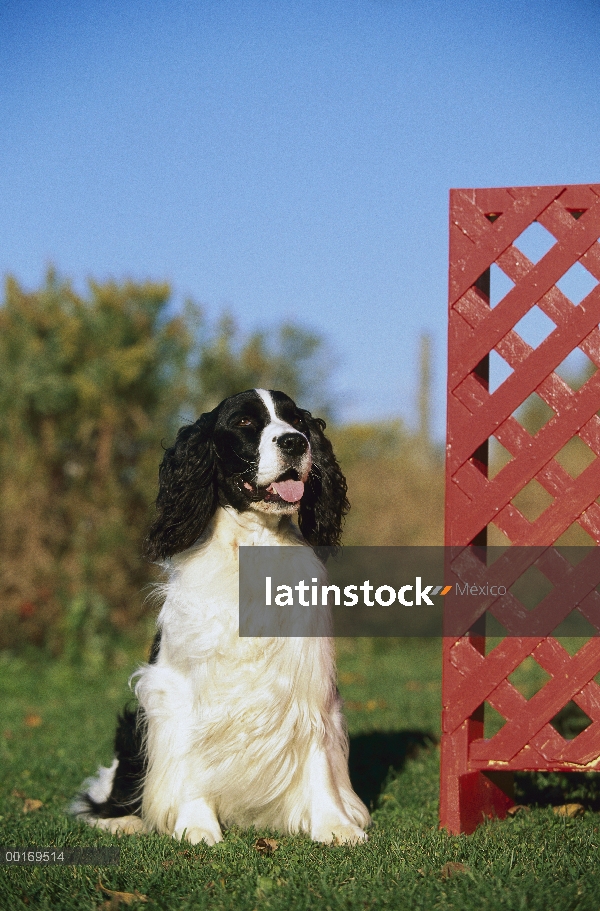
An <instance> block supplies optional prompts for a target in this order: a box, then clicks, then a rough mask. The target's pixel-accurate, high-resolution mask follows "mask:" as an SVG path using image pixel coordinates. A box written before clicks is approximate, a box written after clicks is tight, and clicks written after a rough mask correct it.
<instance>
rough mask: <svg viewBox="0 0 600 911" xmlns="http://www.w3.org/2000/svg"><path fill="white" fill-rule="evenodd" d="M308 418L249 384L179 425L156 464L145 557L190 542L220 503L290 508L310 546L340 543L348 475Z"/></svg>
mask: <svg viewBox="0 0 600 911" xmlns="http://www.w3.org/2000/svg"><path fill="white" fill-rule="evenodd" d="M324 429H325V422H324V421H322V420H321V419H320V418H313V417H312V415H311V414H310V413H309V412H308V411H304V410H303V409H301V408H298V406H297V405H296V404H295V403H294V402H293V401H292V400H291V399H290V398H289V397H288V396H287V395H284V393H283V392H273V391H269V392H267V391H265V390H264V389H252V390H249V391H248V392H241V393H240V394H239V395H234V396H231V398H228V399H225V400H224V401H223V402H221V404H220V405H218V406H217V407H216V408H215V409H214V410H213V411H211V412H209V413H207V414H203V415H202V416H201V417H200V418H199V419H198V420H197V421H196V422H195V424H190V425H187V426H185V427H182V428H181V429H180V431H179V433H178V434H177V439H176V440H175V444H174V445H173V446H171V447H170V448H169V449H167V450H166V452H165V455H164V458H163V461H162V464H161V466H160V471H159V492H158V497H157V500H156V507H157V516H156V519H155V521H154V523H153V524H152V527H151V529H150V532H149V534H148V537H147V539H146V554H147V556H148V557H149V558H150V559H151V560H164V559H166V558H167V557H172V556H174V555H175V554H177V553H181V552H182V551H184V550H187V548H188V547H191V546H192V544H194V542H195V541H197V540H198V538H199V537H200V536H201V534H202V533H203V531H204V529H205V528H206V526H207V524H208V522H209V521H210V519H211V518H212V516H213V515H214V512H215V510H216V508H217V506H218V505H222V506H232V507H233V508H234V509H236V510H238V512H245V511H246V510H254V511H255V512H259V513H270V514H275V515H282V516H283V515H291V514H293V513H295V512H298V524H299V525H300V529H301V530H302V533H303V535H304V537H305V538H306V540H307V541H308V542H309V544H312V545H313V546H336V545H338V544H339V542H340V535H341V526H342V520H343V517H344V515H345V514H346V512H347V511H348V509H349V504H348V500H347V499H346V489H347V488H346V480H345V478H344V476H343V474H342V472H341V471H340V468H339V465H338V463H337V461H336V459H335V456H334V454H333V449H332V447H331V443H330V442H329V440H328V439H327V438H326V437H325V436H324V434H323V431H324Z"/></svg>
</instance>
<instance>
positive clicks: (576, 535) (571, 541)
mask: <svg viewBox="0 0 600 911" xmlns="http://www.w3.org/2000/svg"><path fill="white" fill-rule="evenodd" d="M599 499H600V498H599ZM554 543H555V544H556V546H557V547H590V546H592V545H594V544H596V543H597V542H596V541H594V539H593V538H592V536H591V535H588V533H587V531H585V530H584V529H583V528H582V527H581V525H580V524H579V523H578V522H573V524H572V525H569V527H568V528H567V529H566V530H565V531H563V533H562V535H561V536H560V537H559V538H557V539H556V541H555V542H554Z"/></svg>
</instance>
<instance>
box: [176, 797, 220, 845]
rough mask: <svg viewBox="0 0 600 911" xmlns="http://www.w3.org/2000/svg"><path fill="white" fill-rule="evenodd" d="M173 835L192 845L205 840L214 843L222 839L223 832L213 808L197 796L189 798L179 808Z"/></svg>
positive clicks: (210, 843)
mask: <svg viewBox="0 0 600 911" xmlns="http://www.w3.org/2000/svg"><path fill="white" fill-rule="evenodd" d="M173 837H174V838H179V839H185V840H186V841H189V842H190V843H191V844H192V845H197V844H198V843H199V842H201V841H205V842H206V844H207V845H214V844H216V842H218V841H223V834H222V832H221V826H220V825H219V820H218V819H217V815H216V813H215V811H214V810H213V808H212V807H211V806H210V805H209V804H208V803H207V801H206V800H204V798H203V797H199V798H197V799H196V800H189V801H188V802H187V803H184V804H182V805H181V807H180V808H179V813H178V814H177V820H176V822H175V828H174V830H173Z"/></svg>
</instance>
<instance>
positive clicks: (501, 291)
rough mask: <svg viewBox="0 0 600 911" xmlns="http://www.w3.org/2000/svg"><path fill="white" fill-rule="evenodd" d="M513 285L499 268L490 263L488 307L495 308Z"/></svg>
mask: <svg viewBox="0 0 600 911" xmlns="http://www.w3.org/2000/svg"><path fill="white" fill-rule="evenodd" d="M514 287H515V283H514V282H513V281H512V279H510V278H509V277H508V275H507V274H506V272H503V271H502V269H501V268H500V266H498V265H496V263H492V265H491V266H490V307H495V306H496V304H499V303H500V301H501V300H503V299H504V298H505V297H506V295H507V294H508V292H509V291H512V289H513V288H514Z"/></svg>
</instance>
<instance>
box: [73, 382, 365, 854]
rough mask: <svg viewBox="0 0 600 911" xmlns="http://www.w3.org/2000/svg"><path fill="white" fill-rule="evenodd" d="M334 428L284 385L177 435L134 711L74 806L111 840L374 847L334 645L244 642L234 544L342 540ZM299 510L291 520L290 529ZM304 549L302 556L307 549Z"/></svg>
mask: <svg viewBox="0 0 600 911" xmlns="http://www.w3.org/2000/svg"><path fill="white" fill-rule="evenodd" d="M324 429H325V424H324V422H323V421H322V420H320V419H318V418H313V417H312V416H311V415H310V414H309V412H308V411H304V410H302V409H300V408H298V407H297V406H296V405H295V404H294V402H293V401H292V400H291V399H290V398H288V396H286V395H284V394H283V393H281V392H267V391H265V390H263V389H254V390H251V391H248V392H242V393H240V394H239V395H235V396H232V397H231V398H228V399H225V401H223V402H222V403H221V404H220V405H219V406H218V407H217V408H215V409H214V411H211V412H210V413H209V414H203V415H202V416H201V417H200V418H199V419H198V420H197V421H196V423H195V424H191V425H189V426H185V427H182V428H181V429H180V430H179V433H178V434H177V439H176V442H175V444H174V446H172V447H171V448H170V449H167V450H166V452H165V455H164V458H163V461H162V464H161V467H160V473H159V493H158V498H157V501H156V505H157V516H156V519H155V521H154V524H153V525H152V527H151V529H150V532H149V534H148V538H147V542H146V551H147V556H148V557H149V558H150V559H151V560H153V561H156V562H162V563H163V566H164V569H165V571H166V574H167V581H166V582H165V583H164V584H163V585H161V586H160V589H161V593H162V594H163V595H164V603H163V607H162V610H161V612H160V615H159V618H158V633H157V636H156V639H155V641H154V644H153V647H152V651H151V655H150V661H149V664H147V665H145V666H144V667H142V668H141V670H139V671H138V672H137V674H136V675H135V676H137V684H136V687H135V692H136V696H137V699H138V703H139V707H138V708H137V710H136V711H125V712H124V713H123V715H122V716H121V717H120V719H119V725H118V728H117V734H116V740H115V753H116V756H115V759H114V761H113V763H112V765H111V766H110V768H100V769H99V771H98V773H97V777H96V778H92V779H88V780H87V781H86V782H85V784H84V792H83V793H82V794H80V795H79V797H78V798H77V799H76V800H75V802H74V803H73V805H72V808H71V809H72V812H73V813H74V814H75V815H77V816H79V817H80V818H82V819H84V820H86V821H87V822H89V823H90V824H92V825H96V826H99V827H101V828H103V829H107V830H108V831H110V832H113V833H133V832H150V831H156V832H161V833H167V834H171V835H173V836H174V837H176V838H179V839H181V838H185V839H187V840H188V841H190V842H192V843H193V844H196V843H198V842H200V841H204V842H207V843H208V844H209V845H212V844H214V843H215V842H218V841H221V840H222V833H221V826H222V825H224V826H228V825H234V824H235V825H239V826H244V827H249V826H252V825H253V826H256V827H261V828H262V827H268V828H273V829H277V830H279V831H281V832H286V833H294V832H305V833H307V834H308V835H310V837H311V838H313V839H314V840H315V841H322V842H329V843H339V844H343V843H355V842H358V841H361V840H364V839H366V835H365V833H364V827H365V826H366V825H367V824H368V823H369V813H368V811H367V809H366V807H365V806H364V804H363V803H362V801H361V800H360V799H359V798H358V797H357V795H356V794H355V793H354V791H353V790H352V786H351V784H350V778H349V775H348V741H347V736H346V732H345V727H344V722H343V718H342V714H341V707H340V699H339V696H338V693H337V689H336V680H335V664H334V653H333V644H332V641H331V639H329V638H326V637H306V638H300V637H290V638H246V639H244V638H241V637H240V635H239V628H238V623H239V618H238V578H239V576H238V548H239V546H240V545H298V546H300V547H304V548H305V550H304V553H303V554H302V556H303V557H306V559H308V560H309V561H310V568H311V572H312V573H313V575H314V576H318V577H320V578H321V579H323V578H324V570H323V566H322V564H321V563H320V561H319V560H318V559H317V557H316V555H315V554H314V552H313V551H312V549H311V546H312V547H319V546H328V545H333V546H335V545H337V544H339V542H340V535H341V524H342V519H343V516H344V514H345V513H346V512H347V510H348V508H349V505H348V501H347V499H346V481H345V479H344V477H343V475H342V473H341V471H340V468H339V466H338V463H337V461H336V459H335V456H334V454H333V450H332V447H331V444H330V442H329V441H328V440H327V438H326V437H325V436H324V434H323V430H324ZM295 514H297V524H296V523H295V522H293V517H294V515H295ZM299 555H300V552H299Z"/></svg>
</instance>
